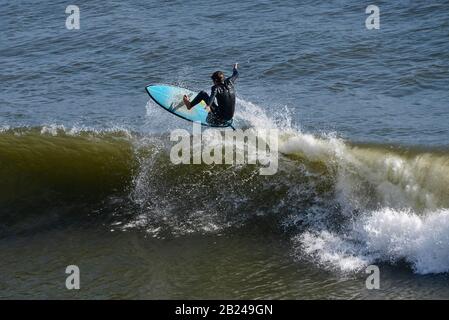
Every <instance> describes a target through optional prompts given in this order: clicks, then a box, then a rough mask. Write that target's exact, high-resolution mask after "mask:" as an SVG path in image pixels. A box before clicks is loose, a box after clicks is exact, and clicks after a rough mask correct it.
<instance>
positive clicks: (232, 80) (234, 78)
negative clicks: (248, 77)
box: [228, 63, 239, 83]
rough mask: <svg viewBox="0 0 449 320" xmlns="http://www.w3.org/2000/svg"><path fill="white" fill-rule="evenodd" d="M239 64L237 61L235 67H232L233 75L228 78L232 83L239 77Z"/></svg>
mask: <svg viewBox="0 0 449 320" xmlns="http://www.w3.org/2000/svg"><path fill="white" fill-rule="evenodd" d="M238 66H239V64H238V63H236V64H234V67H233V68H232V76H230V77H229V78H228V80H229V81H230V82H231V83H234V82H235V80H237V78H238V77H239V71H238V70H237V68H238Z"/></svg>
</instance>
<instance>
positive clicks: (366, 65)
mask: <svg viewBox="0 0 449 320" xmlns="http://www.w3.org/2000/svg"><path fill="white" fill-rule="evenodd" d="M368 4H370V2H361V3H357V4H355V3H352V4H351V3H348V2H345V1H336V2H335V1H333V2H332V3H329V2H327V1H323V2H316V1H301V2H300V3H298V2H297V1H267V2H263V1H262V2H259V1H258V2H242V1H228V2H226V4H224V3H222V2H220V1H218V2H211V1H197V2H196V3H195V5H192V4H190V3H187V2H185V1H163V2H159V1H145V2H144V3H140V4H127V3H122V2H119V1H117V2H114V1H113V2H108V3H104V2H99V1H98V2H97V1H90V2H89V3H86V4H83V5H82V6H80V11H81V28H80V30H67V29H66V28H65V17H66V14H65V12H64V10H65V6H66V3H65V2H59V3H58V2H53V3H52V4H35V3H34V2H32V1H31V2H29V3H27V2H21V3H14V2H13V3H11V2H7V3H3V4H2V12H1V24H2V30H3V32H2V36H1V37H2V38H1V43H2V46H1V59H2V72H1V82H2V95H1V100H0V104H1V124H2V125H9V126H21V125H42V124H52V123H53V124H64V125H66V126H73V125H74V124H78V125H85V126H93V127H108V126H110V125H121V126H124V127H127V128H133V129H136V130H141V129H142V123H143V119H144V117H145V109H144V105H145V103H146V101H147V100H148V98H147V97H146V96H145V94H144V91H143V89H142V88H143V87H144V86H145V85H146V84H149V83H154V82H163V83H183V84H185V85H186V86H189V87H192V88H198V89H200V88H201V89H202V88H204V89H207V88H209V86H210V81H209V75H210V73H211V72H213V71H214V70H216V69H223V70H225V71H228V72H230V69H231V66H232V64H233V63H234V62H239V63H240V67H241V80H240V84H239V96H240V97H242V98H244V99H246V100H248V101H251V102H253V103H256V104H257V105H260V106H262V107H263V108H264V110H266V111H267V112H268V113H272V112H275V110H277V109H279V108H281V107H283V106H287V107H288V109H289V110H290V112H291V114H292V118H293V119H294V122H295V123H296V124H297V125H298V126H301V127H304V128H307V130H309V131H319V130H326V131H335V132H338V133H339V134H340V135H342V136H344V137H347V138H349V139H351V140H352V139H353V140H358V141H375V142H379V143H384V142H387V141H388V142H399V143H406V144H425V145H428V144H431V145H445V144H447V141H448V138H449V131H448V130H449V129H448V126H447V123H448V122H449V118H448V117H449V115H448V114H449V113H448V112H447V111H448V109H447V108H448V105H449V95H448V93H447V88H448V87H449V45H448V40H449V19H448V15H449V7H448V6H449V4H448V3H447V2H446V1H431V2H429V1H395V2H381V3H379V6H380V9H381V28H380V30H367V29H366V28H365V19H366V17H367V16H368V15H367V14H365V12H364V11H365V8H366V6H367V5H368ZM169 129H170V128H169V127H167V126H161V128H160V130H165V131H167V130H169Z"/></svg>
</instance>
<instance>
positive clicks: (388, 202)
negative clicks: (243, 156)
mask: <svg viewBox="0 0 449 320" xmlns="http://www.w3.org/2000/svg"><path fill="white" fill-rule="evenodd" d="M74 4H75V3H74ZM370 4H373V3H371V2H367V1H361V2H358V3H355V2H353V1H332V2H329V1H226V2H222V1H195V2H189V1H145V2H142V3H125V2H121V1H108V2H104V1H103V2H100V1H89V2H86V3H80V4H78V6H79V8H80V14H81V16H80V29H79V30H67V29H66V27H65V19H66V17H67V16H68V15H67V14H66V13H65V9H66V6H67V5H68V3H67V2H64V1H51V2H41V3H38V2H35V1H20V2H18V1H16V2H13V1H8V2H6V1H1V2H0V8H1V9H0V29H1V30H2V32H1V34H0V66H1V67H0V83H1V85H2V88H1V94H0V256H1V259H0V298H25V299H28V298H38V299H45V298H69V299H78V298H90V299H101V298H106V299H109V298H131V299H134V298H141V299H161V298H169V299H170V298H178V299H179V298H181V299H183V298H190V299H194V298H197V299H201V298H231V299H239V298H247V299H270V298H275V299H315V298H320V299H415V298H422V299H431V298H437V299H447V298H449V277H448V273H449V125H448V124H449V109H448V108H449V93H448V92H449V91H448V88H449V45H448V43H449V3H448V2H447V1H394V2H392V1H389V2H386V1H380V2H379V1H378V2H377V3H376V5H378V6H379V8H380V29H379V30H367V29H366V27H365V19H366V18H367V16H368V15H367V14H366V13H365V9H366V7H367V6H368V5H370ZM235 62H238V63H239V64H240V78H239V80H238V85H237V95H238V101H237V106H236V117H235V125H236V127H240V128H246V129H249V130H254V131H257V130H259V129H266V128H272V129H278V130H279V140H278V142H279V151H280V153H279V168H278V172H277V173H276V174H275V175H272V176H262V175H259V168H258V166H255V165H239V166H226V165H206V164H201V165H174V164H172V163H171V162H170V158H169V157H170V148H171V146H172V145H173V142H171V141H170V132H171V130H173V129H179V128H181V129H188V130H191V125H190V124H189V123H188V122H186V121H183V120H181V119H179V118H176V117H173V116H172V115H170V114H169V113H167V112H164V111H163V110H162V109H161V108H159V107H158V106H156V105H155V104H154V103H153V102H152V101H150V99H149V97H148V95H147V94H146V93H145V90H144V88H145V86H146V85H147V84H152V83H167V84H173V85H179V86H184V87H188V88H191V89H193V90H208V89H209V87H210V86H211V83H210V78H209V77H210V74H211V73H212V72H213V71H215V70H223V71H225V72H226V73H228V74H229V73H230V72H231V69H232V65H233V63H235ZM204 143H212V144H213V143H215V142H214V140H213V139H209V140H207V142H204ZM372 264H374V265H377V266H378V267H379V270H380V289H379V290H368V289H367V288H366V285H365V280H366V278H367V276H368V274H367V273H366V272H365V270H366V268H367V266H369V265H372ZM68 265H77V266H78V267H79V268H80V272H81V289H80V290H71V291H69V290H67V289H66V288H65V280H66V277H67V274H65V268H66V266H68Z"/></svg>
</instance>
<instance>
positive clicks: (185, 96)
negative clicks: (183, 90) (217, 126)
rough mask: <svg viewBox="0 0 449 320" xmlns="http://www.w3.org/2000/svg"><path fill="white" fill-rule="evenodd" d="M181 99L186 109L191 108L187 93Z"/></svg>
mask: <svg viewBox="0 0 449 320" xmlns="http://www.w3.org/2000/svg"><path fill="white" fill-rule="evenodd" d="M182 100H183V101H184V104H185V105H186V107H187V109H189V110H190V109H191V108H192V105H191V104H190V99H189V97H188V96H187V95H184V97H183V98H182Z"/></svg>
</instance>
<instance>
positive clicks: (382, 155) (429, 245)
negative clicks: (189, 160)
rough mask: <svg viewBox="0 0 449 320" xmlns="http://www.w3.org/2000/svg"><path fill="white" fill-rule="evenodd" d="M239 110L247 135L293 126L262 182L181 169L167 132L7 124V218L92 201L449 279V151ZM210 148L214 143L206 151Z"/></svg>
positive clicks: (144, 216) (352, 265) (160, 228)
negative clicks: (360, 140)
mask: <svg viewBox="0 0 449 320" xmlns="http://www.w3.org/2000/svg"><path fill="white" fill-rule="evenodd" d="M238 102H239V105H240V106H239V110H240V111H239V114H238V115H237V118H238V123H239V124H240V125H242V126H243V127H246V128H249V130H258V128H264V129H267V128H282V129H280V131H279V132H280V134H279V151H280V155H279V156H280V157H279V168H278V172H277V174H275V175H273V176H262V175H259V167H258V166H257V165H205V164H201V165H174V164H172V163H171V162H170V159H169V154H170V147H171V146H172V145H173V144H174V143H173V142H170V139H169V135H168V134H146V135H145V134H139V133H135V132H128V131H126V130H123V129H116V130H112V129H111V130H102V131H95V130H89V129H76V128H72V129H66V128H64V127H58V126H43V127H33V128H26V127H22V128H4V129H3V130H2V131H1V132H0V176H1V180H0V205H1V207H2V210H1V211H2V212H1V213H0V219H3V220H5V219H6V217H7V219H8V221H9V223H10V224H11V223H13V222H11V220H13V221H14V220H20V219H21V216H20V215H19V214H17V213H20V212H24V211H27V210H28V211H29V210H30V208H33V209H34V211H36V212H40V214H43V215H45V214H46V213H45V212H47V211H48V210H46V209H49V208H52V207H56V206H64V205H65V206H67V205H71V204H73V203H77V204H79V203H90V204H92V206H93V207H97V208H98V207H101V208H102V209H103V210H100V211H101V212H102V213H104V215H106V216H108V215H109V218H110V219H109V218H108V219H109V220H108V223H110V224H111V225H113V226H114V228H116V229H121V230H129V229H138V230H143V231H145V232H147V233H148V234H149V235H151V236H153V237H158V238H165V237H173V236H181V235H185V234H189V233H209V232H213V233H220V232H225V231H226V232H232V230H233V228H239V227H241V226H243V225H245V224H247V223H261V224H266V225H267V227H272V226H275V228H277V229H278V230H279V231H280V232H282V233H284V234H285V235H286V236H287V237H289V238H291V241H292V252H293V254H294V255H295V256H296V257H297V258H298V259H307V260H311V261H313V262H315V263H317V264H318V265H320V266H322V267H323V268H328V269H334V270H340V271H343V272H353V271H359V270H361V269H362V268H364V267H366V266H367V265H369V264H372V263H392V264H395V263H405V264H406V265H409V266H410V267H411V268H412V269H413V271H414V272H416V273H423V274H425V273H444V272H448V271H449V187H448V186H449V152H448V150H437V149H428V150H424V149H419V148H411V147H400V146H390V145H379V144H377V145H369V144H354V143H349V142H347V141H344V140H343V139H341V138H338V137H337V136H336V135H335V134H321V135H312V134H309V133H306V132H303V131H302V130H301V129H298V128H295V127H294V126H293V125H292V124H291V123H290V120H289V117H288V112H287V113H286V112H283V113H282V114H283V116H280V117H276V116H272V117H269V116H267V115H266V114H265V113H264V112H263V110H262V109H261V108H259V107H258V106H256V105H254V104H252V103H249V102H246V101H243V100H239V101H238ZM147 107H148V110H149V111H148V112H151V111H150V109H151V108H152V107H153V106H152V105H151V103H150V104H149V105H148V106H147ZM287 111H288V110H287ZM286 115H287V116H286ZM211 143H212V144H213V143H216V141H214V139H213V137H206V139H205V140H204V141H203V146H204V144H211ZM36 208H40V209H42V210H40V211H39V210H37V209H36Z"/></svg>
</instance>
